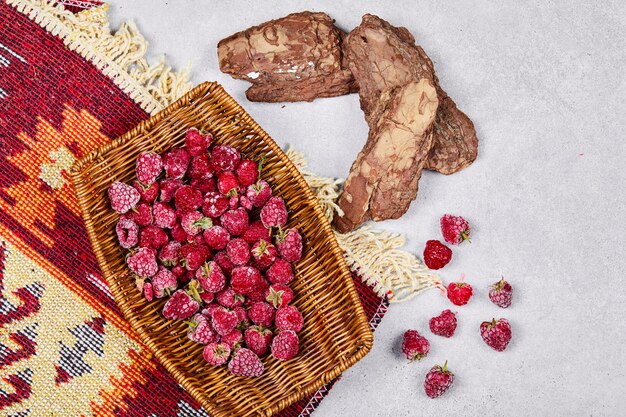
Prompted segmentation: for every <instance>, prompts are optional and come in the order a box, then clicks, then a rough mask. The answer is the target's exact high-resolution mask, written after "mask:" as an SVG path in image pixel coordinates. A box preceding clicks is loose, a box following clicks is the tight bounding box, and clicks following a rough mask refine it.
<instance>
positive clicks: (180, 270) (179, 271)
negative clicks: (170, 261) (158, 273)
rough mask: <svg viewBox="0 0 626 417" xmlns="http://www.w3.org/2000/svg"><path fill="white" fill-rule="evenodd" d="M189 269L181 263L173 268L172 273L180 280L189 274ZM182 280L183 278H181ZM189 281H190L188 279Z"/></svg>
mask: <svg viewBox="0 0 626 417" xmlns="http://www.w3.org/2000/svg"><path fill="white" fill-rule="evenodd" d="M187 272H189V271H187V269H185V268H183V267H182V266H180V265H176V266H175V267H173V268H172V274H174V276H175V277H176V279H177V280H180V279H181V278H182V277H183V276H185V275H186V274H187ZM181 282H182V280H181ZM187 282H189V281H187Z"/></svg>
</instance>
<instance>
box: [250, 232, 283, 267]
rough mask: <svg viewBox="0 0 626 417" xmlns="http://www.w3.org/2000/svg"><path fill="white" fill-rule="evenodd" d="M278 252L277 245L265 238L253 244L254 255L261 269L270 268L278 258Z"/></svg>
mask: <svg viewBox="0 0 626 417" xmlns="http://www.w3.org/2000/svg"><path fill="white" fill-rule="evenodd" d="M277 254H278V252H277V251H276V246H274V245H272V244H271V243H269V242H268V241H266V240H264V239H260V240H259V241H258V242H256V243H255V244H254V245H253V246H252V256H254V260H255V261H256V265H257V267H258V268H259V269H261V270H266V269H267V268H269V267H270V266H271V265H272V264H273V263H274V261H275V260H276V255H277Z"/></svg>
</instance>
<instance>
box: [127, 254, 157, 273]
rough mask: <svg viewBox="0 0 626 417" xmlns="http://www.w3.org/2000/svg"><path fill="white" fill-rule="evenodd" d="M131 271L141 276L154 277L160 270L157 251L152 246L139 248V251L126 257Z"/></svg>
mask: <svg viewBox="0 0 626 417" xmlns="http://www.w3.org/2000/svg"><path fill="white" fill-rule="evenodd" d="M126 263H127V264H128V267H129V268H130V270H131V271H133V272H134V273H135V274H137V275H139V276H140V277H152V276H154V275H155V274H156V273H157V271H158V270H159V266H158V265H157V261H156V251H155V250H154V249H151V248H139V250H137V252H135V253H134V254H133V255H131V256H129V257H128V258H126Z"/></svg>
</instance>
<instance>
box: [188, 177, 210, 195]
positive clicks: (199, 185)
mask: <svg viewBox="0 0 626 417" xmlns="http://www.w3.org/2000/svg"><path fill="white" fill-rule="evenodd" d="M189 185H191V186H192V187H193V188H195V189H196V190H198V191H200V192H201V193H202V194H206V193H208V192H209V191H215V190H217V184H216V183H215V180H214V179H213V178H206V179H204V178H194V179H192V180H191V181H190V182H189Z"/></svg>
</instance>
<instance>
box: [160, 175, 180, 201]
mask: <svg viewBox="0 0 626 417" xmlns="http://www.w3.org/2000/svg"><path fill="white" fill-rule="evenodd" d="M182 186H183V182H182V181H181V180H179V179H171V178H170V179H165V180H163V181H161V185H160V187H161V197H160V198H159V200H160V201H161V202H163V203H169V202H170V201H172V200H173V199H174V194H175V193H176V191H177V190H178V189H179V188H180V187H182Z"/></svg>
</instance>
